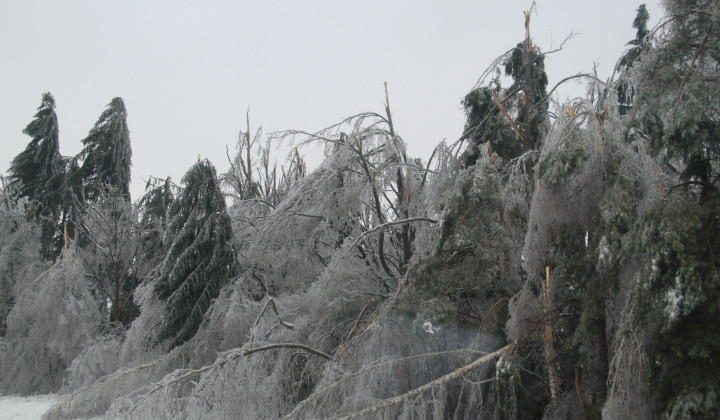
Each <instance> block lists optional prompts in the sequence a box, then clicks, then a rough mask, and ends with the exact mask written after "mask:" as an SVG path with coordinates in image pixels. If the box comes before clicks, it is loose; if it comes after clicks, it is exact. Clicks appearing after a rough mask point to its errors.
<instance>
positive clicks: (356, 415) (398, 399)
mask: <svg viewBox="0 0 720 420" xmlns="http://www.w3.org/2000/svg"><path fill="white" fill-rule="evenodd" d="M514 347H515V344H514V343H511V344H508V345H507V346H505V347H503V348H501V349H500V350H497V351H495V352H493V353H490V354H488V355H485V356H483V357H481V358H479V359H477V360H475V361H474V362H472V363H470V364H468V365H466V366H463V367H461V368H460V369H456V370H454V371H452V372H450V373H448V374H447V375H444V376H441V377H440V378H438V379H435V380H434V381H431V382H428V383H426V384H425V385H422V386H419V387H417V388H415V389H413V390H412V391H409V392H406V393H404V394H402V395H398V396H397V397H394V398H389V399H387V400H384V401H383V402H382V403H381V404H378V405H375V406H373V407H370V408H366V409H365V410H361V411H356V412H354V413H349V414H346V415H344V416H341V417H338V420H350V419H354V418H360V417H365V416H367V415H368V414H372V413H376V412H378V411H380V410H382V409H384V408H387V407H390V406H392V405H393V404H397V403H399V402H403V401H405V400H408V399H411V398H413V397H416V396H417V395H419V394H422V393H423V392H425V391H428V390H430V389H432V388H433V387H435V386H438V385H441V384H444V383H446V382H448V381H450V380H452V379H455V378H458V377H460V376H462V375H464V374H465V373H466V372H469V371H471V370H473V369H475V368H477V367H479V366H481V365H482V364H483V363H487V362H489V361H490V360H492V359H494V358H496V357H498V356H500V355H501V354H503V353H505V352H506V351H508V350H511V349H513V348H514Z"/></svg>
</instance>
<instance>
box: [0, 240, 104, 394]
mask: <svg viewBox="0 0 720 420" xmlns="http://www.w3.org/2000/svg"><path fill="white" fill-rule="evenodd" d="M37 274H39V275H37V276H33V280H32V281H30V282H29V283H25V284H24V286H25V287H23V288H22V289H21V291H19V293H18V295H17V297H16V302H15V305H14V306H13V309H12V310H11V311H10V313H9V314H8V318H7V326H8V334H6V335H5V337H3V347H4V351H3V352H2V353H1V355H0V367H1V369H2V371H3V375H2V382H0V390H1V391H2V393H3V394H14V393H17V394H23V395H28V394H41V393H49V392H55V391H57V390H58V389H59V388H60V386H61V385H62V380H63V378H64V376H65V375H66V369H67V368H68V367H69V366H70V364H71V363H72V361H73V359H75V357H77V356H78V355H79V354H80V353H81V352H82V351H83V350H84V349H85V348H86V347H87V345H88V344H90V343H91V342H92V339H93V337H95V336H97V335H98V334H99V333H100V332H101V330H102V328H103V326H104V325H105V322H104V317H103V315H102V311H101V307H102V306H103V304H104V302H103V300H102V297H101V294H100V293H99V292H98V291H97V289H96V288H95V287H94V286H93V284H92V281H90V280H89V279H88V278H87V277H86V276H85V271H84V269H83V266H82V263H81V260H80V258H78V257H77V255H75V253H74V251H71V252H70V253H69V255H68V258H65V259H63V260H60V261H58V262H57V263H55V264H54V265H53V266H52V267H50V268H48V269H47V270H45V271H43V272H41V273H37ZM23 283H24V282H23Z"/></svg>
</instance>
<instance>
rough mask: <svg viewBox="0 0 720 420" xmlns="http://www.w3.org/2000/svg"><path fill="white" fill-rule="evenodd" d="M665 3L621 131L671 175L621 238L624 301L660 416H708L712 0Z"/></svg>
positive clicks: (716, 148) (716, 54) (716, 311)
mask: <svg viewBox="0 0 720 420" xmlns="http://www.w3.org/2000/svg"><path fill="white" fill-rule="evenodd" d="M665 5H666V8H667V13H668V17H667V20H666V21H665V22H664V23H663V27H664V28H665V30H664V32H662V33H660V35H659V36H658V37H657V38H655V39H653V40H652V46H651V48H649V49H648V51H646V52H645V53H644V54H643V56H642V57H641V59H640V63H639V64H638V65H636V67H637V71H638V75H637V81H636V84H635V98H634V103H633V105H634V108H633V111H632V112H631V113H630V114H629V116H630V117H631V118H630V119H629V120H628V131H629V133H630V135H631V136H636V137H638V138H641V139H644V140H645V141H647V142H648V144H649V145H650V148H651V150H652V151H653V152H654V154H655V155H656V156H657V157H658V158H659V159H660V160H661V161H662V162H663V163H664V165H665V168H668V170H669V171H670V172H671V173H672V175H673V178H672V179H670V180H669V182H666V183H664V185H663V186H662V188H663V190H664V191H665V192H666V193H665V195H664V201H663V202H659V203H657V204H656V205H654V206H653V207H652V208H650V209H649V210H648V211H647V212H645V213H644V214H642V216H641V217H639V218H638V220H637V222H636V224H635V226H634V229H633V234H632V235H628V237H627V240H626V249H627V250H628V252H627V253H628V254H629V255H632V256H634V257H635V258H640V259H641V261H643V264H642V266H641V269H640V270H639V272H638V283H637V286H636V287H635V288H634V289H633V295H634V299H633V301H632V302H631V305H630V307H631V308H632V311H633V312H634V314H635V315H636V317H635V319H634V321H633V326H634V328H635V331H641V330H643V331H644V332H645V333H646V334H649V335H650V338H649V342H647V343H645V346H644V348H643V350H644V352H645V353H644V354H646V355H647V357H648V358H649V359H650V361H651V362H652V365H651V367H650V368H649V374H650V375H649V376H650V382H651V383H652V384H654V387H653V391H654V393H653V396H654V404H655V408H656V410H657V413H658V416H662V417H663V418H671V419H676V418H716V417H717V416H718V415H719V413H720V409H719V408H718V407H720V404H719V403H718V397H717V396H718V394H720V385H718V384H720V377H719V376H718V375H717V374H716V373H715V372H716V371H714V370H708V369H707V366H708V365H709V364H710V363H712V361H713V360H716V359H717V358H718V357H720V343H719V342H718V340H717V339H716V337H717V336H718V335H719V333H718V329H717V327H716V325H717V323H716V322H715V320H716V319H717V318H718V316H720V306H718V303H717V302H718V301H719V300H720V292H719V290H720V272H719V271H718V267H717V264H716V262H715V259H716V255H718V253H720V241H718V238H719V237H720V232H719V231H718V223H717V220H718V215H720V197H719V196H718V187H719V185H718V182H719V181H718V180H720V164H719V162H720V81H718V77H717V74H718V68H719V66H720V41H719V40H718V37H717V33H719V32H720V2H718V1H717V0H693V1H679V0H673V1H667V2H666V3H665ZM648 321H650V322H648ZM648 325H651V326H652V327H651V328H648Z"/></svg>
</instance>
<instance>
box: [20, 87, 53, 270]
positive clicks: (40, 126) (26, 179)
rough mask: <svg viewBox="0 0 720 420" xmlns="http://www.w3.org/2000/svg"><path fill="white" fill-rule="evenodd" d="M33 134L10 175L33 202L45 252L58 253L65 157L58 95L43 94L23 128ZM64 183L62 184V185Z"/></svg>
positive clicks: (31, 211) (30, 213)
mask: <svg viewBox="0 0 720 420" xmlns="http://www.w3.org/2000/svg"><path fill="white" fill-rule="evenodd" d="M23 133H24V134H27V135H28V136H30V137H31V138H32V140H31V141H30V143H28V145H27V147H26V148H25V150H23V151H22V152H20V154H18V155H17V156H16V157H15V159H13V161H12V163H11V164H10V170H9V172H10V179H11V183H12V184H14V188H15V189H16V190H17V193H16V194H17V195H18V196H19V197H27V198H28V200H29V202H28V206H27V208H26V215H27V217H28V218H29V219H38V220H39V221H40V223H41V224H42V226H43V233H42V250H41V255H43V256H44V257H46V258H53V257H54V256H55V255H56V254H57V250H58V249H59V248H58V247H57V243H56V240H57V236H58V234H59V232H60V230H59V229H58V223H57V220H56V219H57V218H58V214H59V207H60V191H61V188H60V185H61V184H62V178H63V171H62V157H61V156H60V151H59V148H60V140H59V137H60V136H59V130H58V120H57V114H55V99H54V98H53V96H52V94H50V93H49V92H47V93H44V94H43V96H42V103H41V104H40V106H39V107H38V111H37V113H36V114H35V118H34V119H33V120H32V121H31V122H30V124H28V125H27V127H25V129H24V130H23ZM59 184H60V185H59Z"/></svg>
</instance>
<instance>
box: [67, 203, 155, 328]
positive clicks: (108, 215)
mask: <svg viewBox="0 0 720 420" xmlns="http://www.w3.org/2000/svg"><path fill="white" fill-rule="evenodd" d="M97 198H98V199H97V201H94V202H87V203H84V204H79V206H80V207H79V210H80V213H81V219H80V220H79V221H77V222H76V223H74V226H75V227H76V228H77V229H78V230H79V232H80V233H81V235H82V236H83V238H85V239H86V240H87V241H88V242H89V243H88V244H87V246H85V247H84V249H81V250H80V251H78V254H79V256H80V257H81V258H82V259H83V262H84V264H85V267H86V269H87V270H88V274H87V276H88V277H90V278H92V279H93V280H94V281H95V282H96V288H97V289H98V290H100V291H101V293H102V294H103V296H104V297H105V299H106V302H107V305H106V308H107V309H108V313H107V320H108V322H109V323H110V325H112V326H113V327H115V328H120V327H122V326H127V325H129V324H130V322H132V320H133V319H134V318H135V317H136V316H137V315H138V308H137V306H136V305H135V303H134V302H133V292H134V290H135V288H136V287H137V285H138V283H139V281H140V280H141V279H142V277H143V276H144V275H145V274H147V273H146V271H147V270H146V268H147V267H143V264H142V262H143V261H144V259H145V258H144V257H145V256H144V255H142V248H141V240H142V235H143V233H144V232H143V230H142V228H141V225H140V223H139V220H138V219H139V217H138V213H137V208H136V207H135V206H133V205H132V204H131V203H129V202H128V201H127V200H125V198H124V197H123V196H122V195H121V194H119V193H118V192H115V193H108V192H102V193H101V194H100V196H99V197H97Z"/></svg>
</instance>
